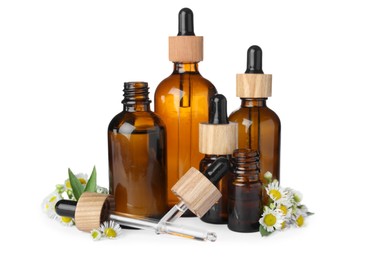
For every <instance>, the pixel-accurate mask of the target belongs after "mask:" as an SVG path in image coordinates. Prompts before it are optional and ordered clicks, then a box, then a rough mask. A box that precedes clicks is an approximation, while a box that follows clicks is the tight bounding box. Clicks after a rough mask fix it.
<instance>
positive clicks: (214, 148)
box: [199, 122, 238, 155]
mask: <svg viewBox="0 0 390 260" xmlns="http://www.w3.org/2000/svg"><path fill="white" fill-rule="evenodd" d="M237 138H238V131H237V123H232V122H230V123H229V124H221V125H217V124H207V123H200V124H199V152H200V153H203V154H215V155H224V154H232V153H233V151H234V150H235V149H237Z"/></svg>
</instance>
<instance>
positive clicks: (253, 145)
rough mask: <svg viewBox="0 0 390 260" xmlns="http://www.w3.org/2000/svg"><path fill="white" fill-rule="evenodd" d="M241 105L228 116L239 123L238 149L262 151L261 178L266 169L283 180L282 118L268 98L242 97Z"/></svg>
mask: <svg viewBox="0 0 390 260" xmlns="http://www.w3.org/2000/svg"><path fill="white" fill-rule="evenodd" d="M241 100H242V102H241V108H240V109H239V110H237V111H235V112H233V113H232V114H231V115H230V116H229V121H231V122H237V123H238V148H248V149H256V150H258V151H259V152H260V179H261V181H262V182H263V183H264V181H265V179H264V173H266V172H267V171H269V172H271V173H272V174H273V177H274V178H276V179H277V180H279V181H280V120H279V117H278V116H277V115H276V113H275V112H274V111H272V110H271V109H269V108H268V107H267V105H266V98H253V99H250V98H242V99H241Z"/></svg>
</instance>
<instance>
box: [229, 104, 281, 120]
mask: <svg viewBox="0 0 390 260" xmlns="http://www.w3.org/2000/svg"><path fill="white" fill-rule="evenodd" d="M257 113H260V116H261V118H262V119H268V120H272V121H274V122H275V123H276V124H280V119H279V116H278V115H277V114H276V113H275V112H274V111H273V110H272V109H270V108H269V107H266V106H264V107H240V108H239V109H237V110H235V111H233V112H232V113H231V114H230V116H229V121H231V122H239V121H241V120H242V119H250V118H249V117H251V116H252V117H253V115H254V114H257ZM252 119H253V118H252Z"/></svg>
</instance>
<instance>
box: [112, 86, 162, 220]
mask: <svg viewBox="0 0 390 260" xmlns="http://www.w3.org/2000/svg"><path fill="white" fill-rule="evenodd" d="M148 91H149V88H148V84H147V83H146V82H126V83H125V84H124V99H123V101H122V104H123V111H122V112H121V113H119V114H118V115H116V116H115V117H114V118H113V119H112V120H111V122H110V125H109V126H108V153H109V178H110V179H109V180H110V194H112V195H113V196H114V198H115V204H116V211H118V212H121V213H128V214H133V215H138V216H143V217H150V218H160V217H162V216H163V215H164V214H165V213H166V212H167V211H168V204H167V195H166V188H167V174H166V130H165V125H164V123H163V121H162V120H161V119H160V118H159V117H158V116H157V115H156V114H154V113H153V112H152V111H150V105H149V104H150V100H149V97H148V94H149V92H148Z"/></svg>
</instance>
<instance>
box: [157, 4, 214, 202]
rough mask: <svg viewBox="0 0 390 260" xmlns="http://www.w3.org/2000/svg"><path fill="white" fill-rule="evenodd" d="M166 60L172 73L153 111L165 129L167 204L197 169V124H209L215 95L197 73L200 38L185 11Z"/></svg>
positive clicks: (185, 10)
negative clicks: (179, 183)
mask: <svg viewBox="0 0 390 260" xmlns="http://www.w3.org/2000/svg"><path fill="white" fill-rule="evenodd" d="M169 59H170V61H173V63H174V65H173V73H172V74H171V75H170V76H169V77H168V78H166V79H164V80H163V81H162V82H161V83H160V84H159V85H158V87H157V89H156V92H155V96H154V100H155V112H156V113H157V114H158V115H159V116H161V118H162V119H163V120H164V122H165V124H166V127H167V147H168V157H167V163H168V189H167V193H168V203H169V205H170V206H171V207H172V206H174V205H175V204H176V203H177V202H178V198H177V197H176V196H175V195H174V194H173V193H172V192H171V188H172V186H173V185H174V184H175V183H176V182H177V181H178V180H179V178H180V177H181V176H182V175H183V174H184V173H185V172H186V171H187V170H188V169H190V168H191V167H195V168H198V167H199V161H200V160H201V159H202V157H203V156H202V154H201V153H200V152H199V123H201V122H207V121H208V107H209V99H210V98H211V97H212V96H213V95H214V94H215V93H216V92H217V91H216V89H215V87H214V86H213V84H211V82H210V81H208V80H207V79H205V78H203V77H202V76H201V75H200V73H199V71H198V62H199V61H201V60H202V59H203V37H198V36H194V31H193V14H192V11H191V10H190V9H188V8H184V9H182V10H181V11H180V13H179V33H178V36H175V37H170V38H169Z"/></svg>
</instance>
